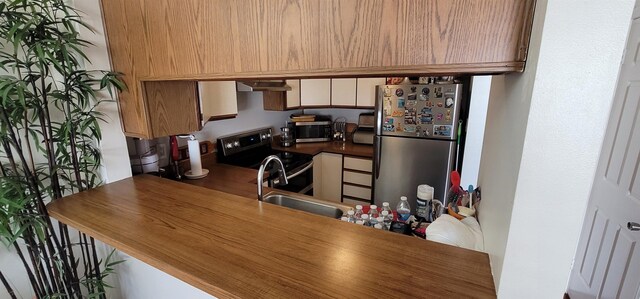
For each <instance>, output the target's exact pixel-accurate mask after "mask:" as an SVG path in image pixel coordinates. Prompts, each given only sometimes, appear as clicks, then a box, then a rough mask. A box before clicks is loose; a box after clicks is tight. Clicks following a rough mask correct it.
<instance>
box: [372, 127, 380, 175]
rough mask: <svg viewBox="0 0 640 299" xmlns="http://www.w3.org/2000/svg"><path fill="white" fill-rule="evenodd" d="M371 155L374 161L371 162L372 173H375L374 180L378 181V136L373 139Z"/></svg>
mask: <svg viewBox="0 0 640 299" xmlns="http://www.w3.org/2000/svg"><path fill="white" fill-rule="evenodd" d="M373 144H374V147H373V155H374V160H373V167H374V168H375V169H374V172H375V178H374V179H375V180H377V179H378V177H380V157H381V155H382V137H380V136H376V137H375V138H374V139H373Z"/></svg>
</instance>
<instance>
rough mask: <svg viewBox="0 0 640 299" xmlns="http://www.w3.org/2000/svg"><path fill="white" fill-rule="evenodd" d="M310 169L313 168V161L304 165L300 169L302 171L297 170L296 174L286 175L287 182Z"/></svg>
mask: <svg viewBox="0 0 640 299" xmlns="http://www.w3.org/2000/svg"><path fill="white" fill-rule="evenodd" d="M311 167H313V161H310V162H309V163H307V164H306V165H304V166H303V167H302V169H300V170H298V171H296V172H294V173H292V174H290V175H288V176H287V180H289V179H292V178H295V177H297V176H299V175H300V174H302V173H303V172H305V171H307V170H309V169H310V168H311Z"/></svg>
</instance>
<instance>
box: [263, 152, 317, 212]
mask: <svg viewBox="0 0 640 299" xmlns="http://www.w3.org/2000/svg"><path fill="white" fill-rule="evenodd" d="M272 161H275V162H276V168H277V169H278V181H277V182H276V184H280V185H286V184H289V179H292V178H295V177H297V176H299V175H301V174H303V173H304V172H305V171H307V170H309V169H310V168H311V167H313V161H310V162H309V163H307V164H306V165H304V166H301V167H300V168H299V169H293V170H292V171H294V173H292V174H291V175H287V173H286V172H285V170H284V164H282V160H280V158H278V156H276V155H271V156H269V157H266V158H264V160H262V163H260V169H258V180H257V182H258V200H259V201H262V181H263V179H264V170H265V168H267V166H268V165H269V163H271V162H272ZM269 187H271V186H269Z"/></svg>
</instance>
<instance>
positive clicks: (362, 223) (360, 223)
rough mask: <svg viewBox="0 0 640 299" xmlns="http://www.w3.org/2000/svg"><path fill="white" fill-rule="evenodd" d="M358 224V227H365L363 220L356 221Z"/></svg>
mask: <svg viewBox="0 0 640 299" xmlns="http://www.w3.org/2000/svg"><path fill="white" fill-rule="evenodd" d="M356 224H357V225H364V221H362V220H358V221H356Z"/></svg>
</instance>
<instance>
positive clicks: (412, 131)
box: [403, 126, 416, 133]
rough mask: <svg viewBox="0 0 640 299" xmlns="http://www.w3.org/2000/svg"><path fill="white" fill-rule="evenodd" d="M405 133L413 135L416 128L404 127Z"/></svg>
mask: <svg viewBox="0 0 640 299" xmlns="http://www.w3.org/2000/svg"><path fill="white" fill-rule="evenodd" d="M403 131H404V132H405V133H415V132H416V127H414V126H404V130H403Z"/></svg>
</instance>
